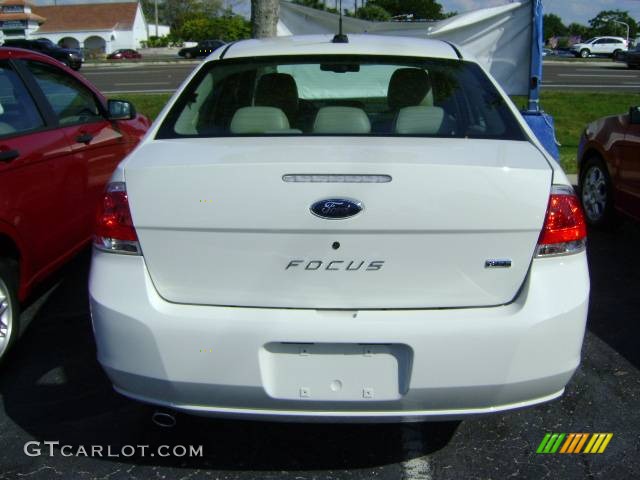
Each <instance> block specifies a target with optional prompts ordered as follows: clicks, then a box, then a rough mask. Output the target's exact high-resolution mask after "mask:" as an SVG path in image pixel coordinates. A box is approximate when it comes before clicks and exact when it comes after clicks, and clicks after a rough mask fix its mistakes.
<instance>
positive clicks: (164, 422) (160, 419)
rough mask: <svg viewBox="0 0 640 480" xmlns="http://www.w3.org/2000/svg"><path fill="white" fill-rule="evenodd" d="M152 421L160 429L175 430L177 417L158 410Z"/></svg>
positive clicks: (152, 416) (154, 413)
mask: <svg viewBox="0 0 640 480" xmlns="http://www.w3.org/2000/svg"><path fill="white" fill-rule="evenodd" d="M151 421H152V422H153V423H154V424H156V425H157V426H158V427H162V428H173V427H175V426H176V417H175V415H174V414H173V413H171V412H167V411H161V410H157V411H155V412H153V415H151Z"/></svg>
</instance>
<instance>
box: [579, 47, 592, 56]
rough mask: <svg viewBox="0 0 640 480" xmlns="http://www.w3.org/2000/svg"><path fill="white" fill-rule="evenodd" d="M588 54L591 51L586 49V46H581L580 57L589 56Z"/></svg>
mask: <svg viewBox="0 0 640 480" xmlns="http://www.w3.org/2000/svg"><path fill="white" fill-rule="evenodd" d="M589 55H591V52H590V51H589V50H587V49H586V48H583V49H582V50H580V57H581V58H589Z"/></svg>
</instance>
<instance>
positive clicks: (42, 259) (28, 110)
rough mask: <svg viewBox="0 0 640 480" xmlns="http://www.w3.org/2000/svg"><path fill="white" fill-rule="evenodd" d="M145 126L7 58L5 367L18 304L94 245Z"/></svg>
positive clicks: (1, 220) (2, 275) (1, 244)
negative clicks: (122, 165) (108, 198)
mask: <svg viewBox="0 0 640 480" xmlns="http://www.w3.org/2000/svg"><path fill="white" fill-rule="evenodd" d="M148 126H149V122H148V120H147V119H146V118H145V117H142V116H140V115H137V114H136V113H135V110H134V109H133V106H132V105H131V104H130V103H128V102H124V101H118V100H109V101H107V100H106V99H105V98H104V97H103V96H102V95H101V94H100V93H99V92H98V91H97V90H96V89H95V88H94V87H93V86H92V85H91V84H89V83H88V82H87V81H86V80H84V79H83V78H82V77H80V76H79V75H77V74H75V73H74V72H72V71H71V70H69V69H67V68H64V67H63V66H62V65H60V64H59V63H58V62H56V61H55V60H53V59H51V58H50V57H48V56H44V55H40V54H38V53H35V52H29V51H27V50H17V49H8V48H0V359H1V358H3V357H4V356H5V355H6V353H7V351H8V350H9V347H10V346H11V345H12V344H13V343H14V342H15V341H16V338H17V337H18V335H19V332H20V317H19V313H20V304H21V302H23V301H24V300H26V299H27V297H28V295H29V293H30V292H31V291H32V289H33V287H34V286H35V285H37V284H38V283H39V282H41V281H42V280H43V279H45V278H46V277H47V276H48V275H49V274H51V273H52V272H53V271H54V270H55V269H56V268H58V267H59V266H60V265H61V264H63V263H64V262H65V261H66V260H68V259H69V258H71V257H72V256H73V255H74V254H75V253H76V252H77V251H78V250H79V249H80V248H82V247H83V246H84V245H86V244H87V242H89V241H90V239H91V235H92V229H93V223H94V218H95V217H94V214H95V210H96V206H97V204H98V202H99V200H100V198H101V197H102V191H103V189H104V185H105V183H106V182H107V180H108V179H109V177H110V176H111V174H112V173H113V170H114V169H115V168H116V165H117V164H118V163H119V162H120V161H121V160H122V159H123V158H124V157H125V155H127V154H128V153H129V152H130V151H131V150H132V149H133V148H134V147H135V146H136V144H137V143H138V142H139V141H140V138H141V137H142V135H143V134H144V133H145V131H146V130H147V128H148Z"/></svg>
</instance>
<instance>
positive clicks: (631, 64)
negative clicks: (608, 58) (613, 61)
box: [620, 45, 640, 69]
mask: <svg viewBox="0 0 640 480" xmlns="http://www.w3.org/2000/svg"><path fill="white" fill-rule="evenodd" d="M620 60H621V61H623V62H625V63H626V64H627V67H628V68H631V69H635V68H639V67H640V45H637V46H636V47H635V48H634V49H633V50H629V51H627V52H625V53H624V55H623V56H622V57H621V58H620Z"/></svg>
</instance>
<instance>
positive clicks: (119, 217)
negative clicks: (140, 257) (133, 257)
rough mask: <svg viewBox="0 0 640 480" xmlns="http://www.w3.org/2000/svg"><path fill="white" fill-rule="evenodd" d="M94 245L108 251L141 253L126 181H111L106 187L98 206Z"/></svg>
mask: <svg viewBox="0 0 640 480" xmlns="http://www.w3.org/2000/svg"><path fill="white" fill-rule="evenodd" d="M94 245H95V246H96V247H97V248H99V249H100V250H105V251H108V252H114V253H129V254H139V253H140V246H139V244H138V235H137V234H136V230H135V228H134V227H133V220H132V218H131V211H130V210H129V199H128V198H127V189H126V186H125V183H124V182H113V183H110V184H108V185H107V188H106V189H105V192H104V195H103V196H102V201H101V202H100V205H99V206H98V214H97V217H96V228H95V240H94Z"/></svg>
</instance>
